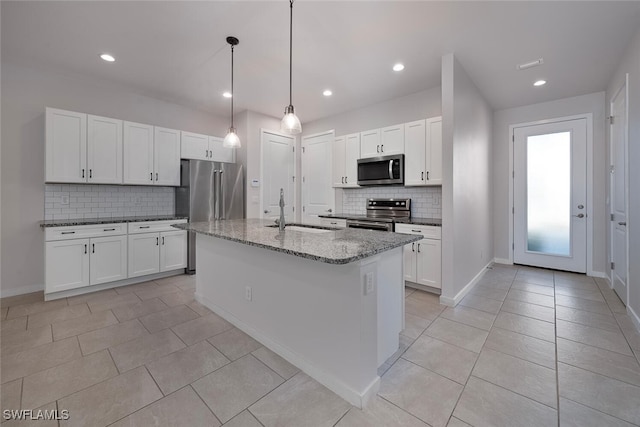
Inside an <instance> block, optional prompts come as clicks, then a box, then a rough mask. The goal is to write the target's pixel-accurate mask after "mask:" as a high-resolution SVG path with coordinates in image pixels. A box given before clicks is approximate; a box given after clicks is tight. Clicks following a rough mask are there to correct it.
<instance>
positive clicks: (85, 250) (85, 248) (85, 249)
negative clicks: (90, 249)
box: [84, 245, 87, 254]
mask: <svg viewBox="0 0 640 427" xmlns="http://www.w3.org/2000/svg"><path fill="white" fill-rule="evenodd" d="M84 253H85V254H86V253H87V245H84Z"/></svg>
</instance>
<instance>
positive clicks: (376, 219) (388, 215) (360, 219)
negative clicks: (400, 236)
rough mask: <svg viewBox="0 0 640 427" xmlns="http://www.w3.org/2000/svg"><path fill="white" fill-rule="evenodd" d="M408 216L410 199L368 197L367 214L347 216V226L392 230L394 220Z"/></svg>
mask: <svg viewBox="0 0 640 427" xmlns="http://www.w3.org/2000/svg"><path fill="white" fill-rule="evenodd" d="M410 217H411V199H368V200H367V215H366V216H352V217H347V227H348V228H364V229H367V230H380V231H393V224H394V222H395V221H397V220H399V219H403V218H410Z"/></svg>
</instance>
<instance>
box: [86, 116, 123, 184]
mask: <svg viewBox="0 0 640 427" xmlns="http://www.w3.org/2000/svg"><path fill="white" fill-rule="evenodd" d="M87 167H88V168H89V176H88V182H90V183H93V184H122V120H116V119H109V118H106V117H98V116H91V115H90V116H87Z"/></svg>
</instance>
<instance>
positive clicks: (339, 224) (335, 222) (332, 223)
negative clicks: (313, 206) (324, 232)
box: [320, 218, 347, 228]
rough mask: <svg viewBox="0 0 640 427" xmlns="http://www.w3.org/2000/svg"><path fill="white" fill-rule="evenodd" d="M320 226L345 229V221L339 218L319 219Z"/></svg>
mask: <svg viewBox="0 0 640 427" xmlns="http://www.w3.org/2000/svg"><path fill="white" fill-rule="evenodd" d="M320 224H321V225H324V226H325V227H334V228H347V220H346V219H340V218H320Z"/></svg>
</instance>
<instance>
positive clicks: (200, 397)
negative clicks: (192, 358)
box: [149, 365, 233, 425]
mask: <svg viewBox="0 0 640 427" xmlns="http://www.w3.org/2000/svg"><path fill="white" fill-rule="evenodd" d="M224 366H227V365H224ZM214 372H215V371H214ZM149 375H151V373H149ZM207 375H209V374H207ZM151 376H153V375H151ZM205 376H206V375H205ZM202 378H204V377H202ZM194 382H195V381H193V382H191V383H189V384H187V385H186V386H185V387H189V388H190V389H191V390H192V391H193V392H194V393H195V394H196V396H198V399H200V401H201V402H202V403H203V404H204V406H205V408H207V409H208V410H209V412H211V413H212V414H213V417H214V418H215V419H216V420H218V422H219V423H220V425H222V421H220V418H218V416H217V415H216V413H215V412H213V409H211V408H210V407H209V405H207V402H205V401H204V399H203V398H202V396H200V394H199V393H198V391H197V390H196V389H195V388H194V387H193V383H194ZM185 387H182V388H185ZM182 388H181V389H179V390H182ZM232 419H233V418H232ZM227 422H228V421H227Z"/></svg>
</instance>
